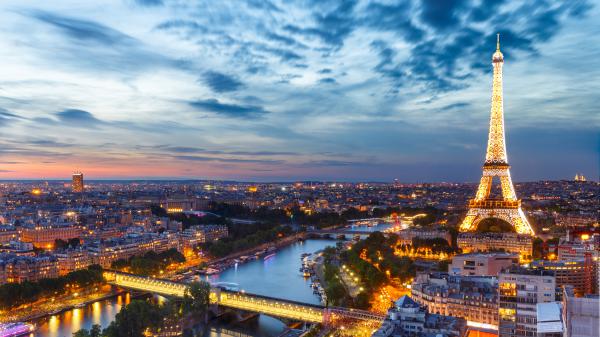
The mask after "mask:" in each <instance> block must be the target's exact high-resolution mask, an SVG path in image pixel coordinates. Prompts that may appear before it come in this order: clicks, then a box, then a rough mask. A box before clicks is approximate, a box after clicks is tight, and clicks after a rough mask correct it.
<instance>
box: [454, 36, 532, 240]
mask: <svg viewBox="0 0 600 337" xmlns="http://www.w3.org/2000/svg"><path fill="white" fill-rule="evenodd" d="M492 64H493V66H494V79H493V87H492V109H491V116H490V130H489V136H488V144H487V152H486V156H485V163H484V164H483V176H482V177H481V181H480V183H479V188H478V189H477V194H476V195H475V198H474V199H471V200H469V211H468V212H467V215H466V217H465V219H464V220H463V222H462V224H461V225H460V231H462V232H472V231H475V230H476V229H477V225H478V224H479V222H480V221H481V220H483V219H486V218H499V219H502V220H504V221H506V222H508V223H509V224H511V225H512V226H513V227H514V228H515V230H516V231H517V233H520V234H528V235H533V234H534V233H533V229H532V228H531V225H530V224H529V222H528V221H527V218H525V214H524V213H523V210H522V209H521V200H519V199H517V194H516V193H515V188H514V186H513V183H512V180H511V177H510V165H508V158H507V155H506V141H505V136H504V107H503V98H502V66H503V64H504V56H503V55H502V53H501V52H500V38H499V37H498V44H497V48H496V52H495V53H494V55H493V56H492ZM494 178H499V180H500V185H501V188H502V198H499V199H497V198H494V197H492V196H491V195H490V192H491V189H492V181H493V179H494Z"/></svg>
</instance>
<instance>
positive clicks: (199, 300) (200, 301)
mask: <svg viewBox="0 0 600 337" xmlns="http://www.w3.org/2000/svg"><path fill="white" fill-rule="evenodd" d="M209 296H210V284H209V283H208V282H204V281H200V282H192V283H190V285H189V287H188V288H187V289H186V290H185V293H184V295H183V310H184V312H185V313H187V314H191V315H194V316H196V315H198V316H202V315H205V314H206V313H207V312H208V306H209V304H210V301H209Z"/></svg>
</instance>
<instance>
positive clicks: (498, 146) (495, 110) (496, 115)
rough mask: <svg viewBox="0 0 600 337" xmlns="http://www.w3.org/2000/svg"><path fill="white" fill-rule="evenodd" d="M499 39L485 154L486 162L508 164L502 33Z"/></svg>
mask: <svg viewBox="0 0 600 337" xmlns="http://www.w3.org/2000/svg"><path fill="white" fill-rule="evenodd" d="M497 39H498V40H497V42H496V52H495V53H494V55H493V56H492V64H493V65H494V81H493V84H492V111H491V114H490V133H489V136H488V145H487V152H486V155H485V163H486V164H508V159H507V158H506V141H505V137H504V102H503V97H502V95H503V93H502V66H503V65H504V55H502V52H500V34H498V35H497Z"/></svg>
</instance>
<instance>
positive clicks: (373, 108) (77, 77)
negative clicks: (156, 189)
mask: <svg viewBox="0 0 600 337" xmlns="http://www.w3.org/2000/svg"><path fill="white" fill-rule="evenodd" d="M97 7H98V6H96V5H92V4H79V5H77V6H74V5H69V4H67V2H63V3H62V4H45V5H42V6H40V5H39V4H35V3H34V2H30V3H28V2H27V1H20V2H6V3H4V4H2V5H1V6H0V15H1V17H2V18H3V19H4V24H3V25H2V27H1V29H2V33H3V34H1V35H0V46H2V48H0V50H2V51H0V60H1V61H2V64H3V68H4V69H3V74H5V76H4V78H3V80H2V81H0V146H1V149H0V179H16V178H23V179H67V178H68V177H69V175H70V174H71V173H72V172H73V171H74V170H76V169H77V170H81V171H82V172H83V173H84V174H85V175H86V179H87V177H89V178H90V179H92V180H93V179H99V178H100V179H113V178H122V179H135V178H139V179H147V178H166V179H171V178H198V179H225V180H240V181H294V180H335V181H391V180H392V179H394V178H397V179H399V180H400V181H401V182H423V181H450V182H462V181H469V182H475V181H477V180H478V179H479V175H480V169H481V161H482V159H483V158H484V155H485V142H484V141H485V139H486V135H487V128H488V126H489V124H488V118H489V111H490V89H491V73H492V66H491V57H490V55H491V53H492V52H493V50H494V49H495V48H494V47H495V43H496V39H495V36H496V33H497V32H499V33H500V34H501V36H502V48H503V53H504V54H505V58H506V65H505V68H504V73H505V77H504V97H505V117H506V124H507V150H508V152H509V153H510V156H509V160H510V162H511V165H512V166H513V168H514V171H513V176H514V180H515V181H517V182H518V181H532V180H541V179H571V178H572V177H573V176H574V175H575V174H576V173H582V174H584V175H585V176H587V177H588V179H592V180H596V179H597V173H598V144H599V140H598V132H597V129H598V126H599V125H600V123H599V118H598V114H597V107H596V105H595V98H596V95H597V94H596V93H597V91H598V89H600V88H599V84H598V83H597V82H595V81H594V78H595V77H596V76H595V74H597V73H598V70H597V69H598V67H597V62H599V61H598V60H599V59H600V58H599V57H598V56H599V55H598V51H597V50H596V49H597V48H594V46H595V45H598V42H600V40H599V38H598V34H594V33H596V32H600V25H598V24H597V23H594V22H593V21H594V20H593V17H594V16H596V15H597V14H599V12H598V11H599V10H598V6H592V4H591V3H587V2H584V1H581V2H569V3H566V4H560V3H554V2H549V3H545V2H536V3H535V4H525V5H515V4H505V5H497V4H495V5H488V4H486V3H479V2H475V3H470V2H462V1H457V2H456V3H451V2H447V3H444V4H438V3H432V4H429V3H427V2H425V3H416V2H414V3H413V2H411V1H406V2H401V3H400V4H396V5H389V4H383V3H379V2H364V1H360V2H356V3H355V2H344V3H343V5H341V6H337V4H335V3H328V2H318V3H316V4H312V5H311V4H310V2H309V1H307V2H302V3H296V4H293V5H289V6H285V7H284V6H280V4H279V3H278V2H263V1H261V2H256V1H248V2H247V3H245V4H244V5H243V6H241V7H235V8H234V7H233V6H229V5H228V4H226V3H223V4H209V3H200V4H198V5H197V7H194V8H191V7H189V6H182V5H180V4H174V3H171V2H168V1H160V0H153V1H147V0H146V1H141V0H138V1H124V2H123V1H121V2H116V1H115V2H111V3H109V4H107V5H105V7H103V8H102V9H103V11H102V12H99V11H98V9H99V8H97ZM184 7H185V8H184ZM105 13H108V14H110V15H106V14H105ZM198 14H203V15H198ZM204 14H206V15H204ZM125 18H127V19H125ZM582 25H583V26H585V29H582V28H581V27H582ZM24 27H27V30H24ZM25 31H26V33H24V32H25ZM164 46H168V47H164ZM557 158H560V159H559V160H557Z"/></svg>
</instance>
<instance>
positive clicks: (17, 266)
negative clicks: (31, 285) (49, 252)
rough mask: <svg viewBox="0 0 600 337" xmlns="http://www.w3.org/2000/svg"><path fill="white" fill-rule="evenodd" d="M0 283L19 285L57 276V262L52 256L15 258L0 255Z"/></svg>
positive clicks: (13, 256) (8, 255) (9, 255)
mask: <svg viewBox="0 0 600 337" xmlns="http://www.w3.org/2000/svg"><path fill="white" fill-rule="evenodd" d="M0 270H1V271H0V274H1V276H0V281H4V282H8V283H21V282H25V281H31V282H35V281H39V280H41V279H45V278H56V277H58V276H59V267H58V260H57V259H56V257H54V256H36V257H31V256H15V255H12V254H0Z"/></svg>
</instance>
